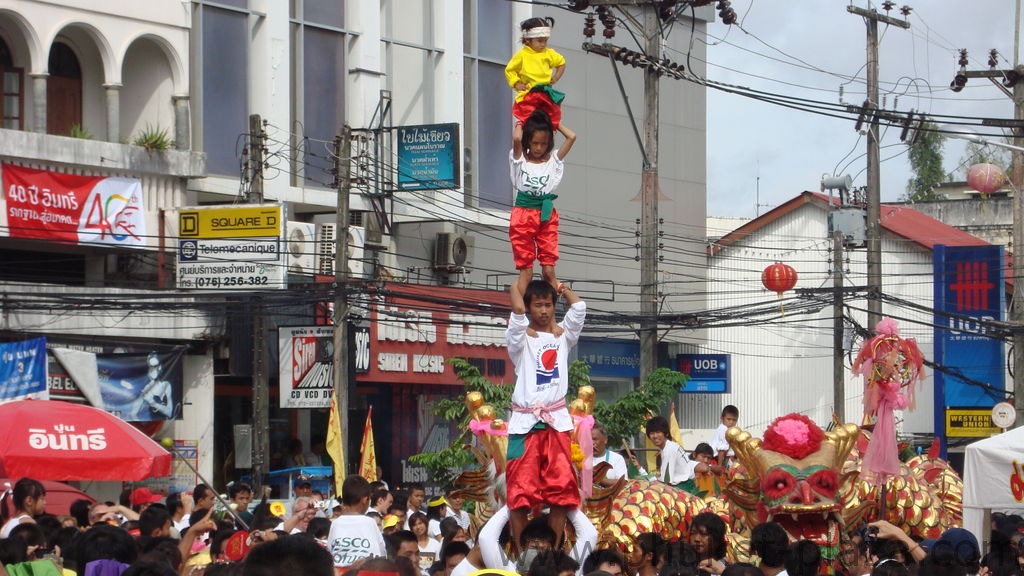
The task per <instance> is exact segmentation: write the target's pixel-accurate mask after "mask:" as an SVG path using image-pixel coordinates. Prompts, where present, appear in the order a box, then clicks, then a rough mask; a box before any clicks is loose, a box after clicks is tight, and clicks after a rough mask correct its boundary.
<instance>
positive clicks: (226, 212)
mask: <svg viewBox="0 0 1024 576" xmlns="http://www.w3.org/2000/svg"><path fill="white" fill-rule="evenodd" d="M283 225H284V219H283V218H282V217H281V206H269V205H258V206H251V205H250V206H226V207H223V208H222V207H215V208H185V209H182V210H181V211H180V212H179V213H178V227H179V229H178V235H179V236H180V237H182V238H253V237H275V238H280V237H281V227H282V226H283Z"/></svg>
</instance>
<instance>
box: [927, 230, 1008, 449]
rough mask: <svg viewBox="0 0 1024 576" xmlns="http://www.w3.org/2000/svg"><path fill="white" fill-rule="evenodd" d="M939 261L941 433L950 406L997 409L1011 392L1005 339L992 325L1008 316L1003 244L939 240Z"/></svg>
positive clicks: (937, 345)
mask: <svg viewBox="0 0 1024 576" xmlns="http://www.w3.org/2000/svg"><path fill="white" fill-rule="evenodd" d="M933 263H934V270H935V282H934V290H935V320H934V322H935V363H936V364H937V365H939V366H940V367H942V368H944V369H946V372H943V371H940V370H935V373H934V376H935V394H936V397H935V407H936V428H935V433H936V434H940V433H941V431H942V430H943V428H944V424H943V426H939V424H938V423H939V422H940V421H941V422H944V416H945V415H944V414H941V418H942V419H941V420H940V411H942V410H944V409H945V408H949V407H957V408H991V407H992V406H994V405H995V404H996V403H997V402H999V401H1001V400H1003V398H1004V396H1005V395H1004V394H1003V393H1002V390H1004V389H1005V386H1006V384H1005V379H1006V357H1005V355H1004V351H1003V342H1002V340H1000V339H999V338H997V337H992V335H991V334H989V326H988V325H987V324H988V323H989V322H990V321H993V320H995V321H1001V320H1003V318H1004V310H1005V308H1006V306H1005V303H1006V290H1005V285H1004V281H1003V270H1004V268H1005V266H1006V264H1005V258H1004V256H1003V248H1002V247H1001V246H991V245H989V246H942V245H936V246H935V250H934V252H933ZM959 375H962V376H963V378H961V377H958V376H959ZM979 383H982V384H985V385H987V386H990V387H992V388H986V387H985V386H980V385H979ZM993 388H994V389H993Z"/></svg>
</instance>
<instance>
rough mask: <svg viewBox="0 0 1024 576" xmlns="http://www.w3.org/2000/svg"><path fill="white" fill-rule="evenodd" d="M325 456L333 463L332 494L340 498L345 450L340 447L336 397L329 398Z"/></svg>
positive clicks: (339, 422) (339, 418)
mask: <svg viewBox="0 0 1024 576" xmlns="http://www.w3.org/2000/svg"><path fill="white" fill-rule="evenodd" d="M325 445H326V448H327V455H328V456H330V457H331V460H333V461H334V493H335V494H337V495H338V496H341V484H342V482H344V481H345V450H344V447H343V446H342V445H341V416H340V415H339V414H338V397H337V395H334V396H332V397H331V417H330V418H329V419H328V420H327V441H326V444H325Z"/></svg>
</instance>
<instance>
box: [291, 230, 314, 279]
mask: <svg viewBox="0 0 1024 576" xmlns="http://www.w3.org/2000/svg"><path fill="white" fill-rule="evenodd" d="M285 230H286V232H287V235H288V236H287V238H286V239H285V242H286V243H287V244H286V249H287V253H288V273H289V274H307V275H310V276H312V275H313V274H315V273H316V224H313V223H312V222H292V221H289V222H288V223H287V226H286V227H285Z"/></svg>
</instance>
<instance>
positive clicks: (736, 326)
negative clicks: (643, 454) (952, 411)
mask: <svg viewBox="0 0 1024 576" xmlns="http://www.w3.org/2000/svg"><path fill="white" fill-rule="evenodd" d="M830 204H831V202H830V200H829V198H828V197H827V196H825V195H823V194H819V193H814V192H803V193H802V194H800V195H799V196H797V197H795V198H793V199H792V200H789V201H788V202H785V203H783V204H782V205H780V206H778V207H777V208H775V209H773V210H771V211H769V212H767V213H766V214H764V215H762V216H760V217H758V218H755V219H753V220H750V221H749V222H747V223H745V224H743V225H742V226H740V227H739V228H736V229H735V230H733V231H732V232H730V233H728V234H725V235H724V236H722V237H721V238H720V239H719V240H718V241H716V242H714V243H712V244H711V245H710V247H709V250H708V261H709V265H710V266H709V271H708V282H709V288H710V291H711V292H712V296H711V299H710V302H709V308H710V309H711V310H713V311H714V310H729V311H732V312H731V313H732V314H735V315H737V317H738V320H737V321H735V322H733V323H732V324H733V325H732V326H729V327H725V328H714V327H712V328H709V329H708V346H707V350H706V351H707V352H714V353H727V354H731V358H732V392H731V393H729V394H722V395H711V394H694V395H685V394H684V396H690V397H691V400H690V401H689V402H688V401H687V400H686V399H683V400H681V401H680V404H681V406H680V410H681V419H680V424H681V426H683V427H684V428H698V429H699V428H711V427H713V426H714V425H715V424H717V412H718V410H720V409H721V407H723V406H725V405H727V404H733V405H735V406H737V407H738V408H739V410H740V420H739V425H740V426H741V427H743V428H745V429H748V430H750V431H751V432H752V433H754V434H755V435H756V434H758V433H760V432H762V431H763V430H764V428H765V427H766V426H767V425H768V424H769V423H770V422H771V421H772V420H773V419H774V418H776V417H778V416H781V415H783V414H787V413H789V412H800V413H803V414H806V415H807V416H809V417H810V418H812V419H813V420H815V421H816V422H818V423H820V424H822V425H825V424H827V423H828V422H830V421H831V419H832V413H833V408H834V398H833V372H832V366H833V333H834V332H833V318H832V314H833V308H832V297H833V296H832V291H831V288H832V286H833V280H832V277H831V276H830V272H831V270H833V264H832V262H833V261H834V256H833V252H832V240H831V239H830V235H829V224H828V215H829V211H830ZM881 228H882V292H883V294H885V295H887V296H891V297H894V298H896V299H899V300H901V301H904V302H906V303H910V304H916V305H918V306H920V307H923V309H924V310H930V309H931V308H932V304H933V282H932V279H933V264H932V249H933V247H934V246H935V245H937V244H944V245H947V246H977V245H984V244H987V243H986V242H984V241H983V240H980V239H978V238H976V237H974V236H972V235H970V234H968V233H966V232H962V231H960V230H958V229H956V228H953V227H952V226H949V225H946V224H943V223H942V222H939V221H937V220H935V219H933V218H931V217H929V216H927V215H925V214H923V213H921V212H918V211H916V210H914V209H913V208H908V207H905V206H899V205H883V206H882V219H881ZM844 260H845V263H844V265H843V268H844V270H845V274H844V279H845V285H846V286H847V287H850V286H861V287H863V286H865V285H866V284H867V279H866V260H865V250H864V249H863V248H856V249H852V250H846V251H845V257H844ZM774 262H783V263H786V264H789V265H790V266H793V268H795V269H796V271H797V273H798V275H799V280H798V282H797V285H796V289H807V290H813V289H820V290H821V292H820V294H819V295H818V296H817V297H814V296H810V295H809V296H801V297H797V296H795V294H794V292H788V293H786V294H785V295H784V296H783V298H782V299H779V298H778V297H777V296H776V294H773V293H772V292H770V291H768V290H766V289H765V288H764V287H763V286H762V284H761V272H762V270H764V268H765V267H766V266H768V265H770V264H772V263H774ZM766 305H767V306H772V307H774V308H775V310H774V311H773V312H772V313H769V314H761V315H757V316H754V317H749V318H746V319H744V316H745V315H747V314H749V313H750V311H751V310H753V309H755V308H762V307H764V306H766ZM844 307H845V313H846V315H847V316H848V317H851V318H853V319H854V320H855V321H856V322H857V323H858V324H859V325H860V326H863V327H865V328H868V329H871V330H873V328H874V327H868V326H865V324H866V321H867V304H866V300H865V297H864V293H863V292H861V293H860V295H859V296H858V297H856V298H848V299H846V301H845V303H844ZM783 308H784V311H783ZM882 314H883V316H892V317H894V318H898V319H900V330H901V336H903V337H913V338H915V339H916V340H917V343H918V345H919V347H920V349H921V351H922V352H923V353H924V356H925V358H927V359H932V358H934V356H933V345H934V333H933V329H932V326H931V325H932V322H933V317H932V314H931V313H930V312H926V311H923V310H922V309H920V308H916V307H913V306H911V305H908V304H900V303H899V301H886V302H885V303H884V304H883V307H882ZM847 342H849V339H848V340H847ZM862 342H863V340H862V339H858V340H857V341H856V343H855V344H854V345H853V349H852V351H850V349H849V344H848V345H847V346H848V348H847V350H848V351H847V354H846V357H845V365H846V369H847V372H846V376H847V377H846V379H845V384H844V385H845V398H844V399H843V400H844V406H845V411H846V420H847V421H850V422H856V423H860V422H861V416H862V412H863V406H862V398H863V383H862V380H861V379H860V377H854V376H853V375H852V374H851V373H850V372H849V368H850V365H851V363H852V359H853V358H854V357H855V356H856V354H857V352H858V351H859V346H860V344H861V343H862ZM926 373H927V377H926V379H925V381H924V383H923V385H922V387H921V388H920V389H919V391H918V394H917V409H916V410H915V411H914V412H907V413H905V414H904V415H903V418H904V419H903V423H902V430H903V432H905V433H908V434H909V433H919V434H931V433H932V432H933V430H934V427H933V396H932V387H933V372H932V371H931V370H926ZM708 414H713V415H714V416H715V418H714V421H708V416H707V415H708ZM691 422H694V423H697V425H693V424H691ZM709 435H710V432H709V431H707V430H694V431H693V437H694V440H695V441H696V440H697V439H701V438H703V437H705V436H709ZM689 442H690V441H688V445H689Z"/></svg>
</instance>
